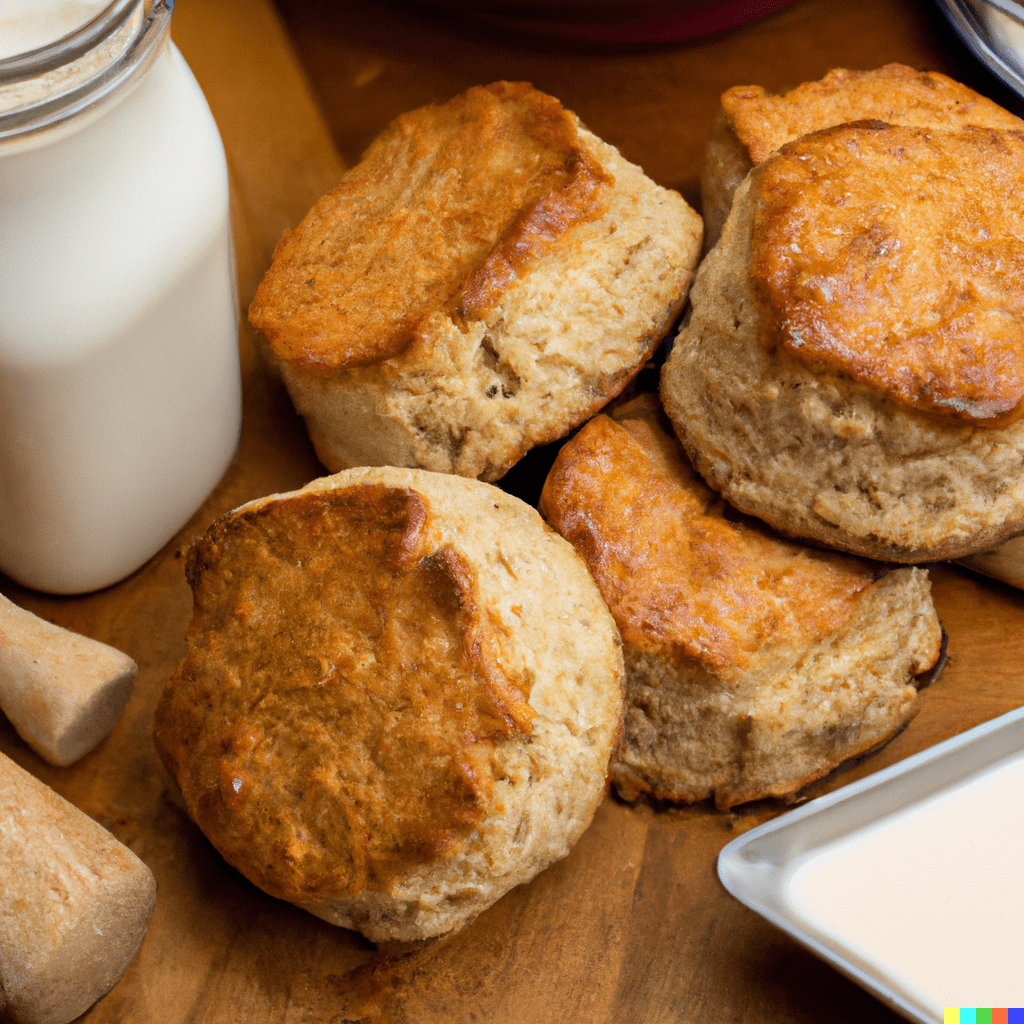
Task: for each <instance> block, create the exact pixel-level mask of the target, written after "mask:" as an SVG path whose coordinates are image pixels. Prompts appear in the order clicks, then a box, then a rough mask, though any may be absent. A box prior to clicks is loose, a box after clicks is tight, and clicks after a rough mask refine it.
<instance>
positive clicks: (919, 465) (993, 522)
mask: <svg viewBox="0 0 1024 1024" xmlns="http://www.w3.org/2000/svg"><path fill="white" fill-rule="evenodd" d="M878 130H881V131H884V132H889V133H900V132H907V131H912V130H910V129H900V128H889V127H885V128H884V129H877V128H872V127H867V128H864V127H861V128H858V127H857V126H852V125H850V126H844V127H842V128H837V129H832V130H829V131H828V132H823V133H818V135H815V136H808V137H805V138H804V139H802V140H800V142H798V143H792V144H790V145H791V146H795V147H797V150H793V152H794V153H796V152H797V151H798V150H799V151H800V152H802V151H803V149H802V148H801V147H804V148H806V147H807V146H813V145H814V141H813V140H815V139H818V138H822V139H824V140H825V141H826V142H829V143H831V142H834V141H835V138H836V134H835V133H840V134H842V135H844V137H845V136H850V137H851V138H852V137H853V136H856V135H857V134H858V133H864V132H867V133H871V132H874V131H878ZM964 131H965V132H967V133H968V134H970V132H971V130H970V129H965V130H964ZM933 134H934V136H935V137H936V138H938V137H939V135H940V134H942V133H940V132H938V131H936V132H934V133H933ZM954 134H957V133H949V135H950V136H951V137H953V136H954ZM1009 134H1012V135H1013V136H1014V137H1016V133H1009ZM996 135H998V133H996ZM788 149H789V147H788V146H787V147H784V149H783V151H782V154H780V155H779V157H772V158H770V159H769V160H768V161H766V162H765V163H764V164H761V165H760V166H759V167H758V168H756V169H755V171H754V172H752V173H751V174H750V175H749V176H748V178H747V179H746V181H745V182H744V184H743V186H742V187H741V189H740V192H739V193H737V199H736V203H735V205H734V208H733V213H732V214H731V215H730V218H729V221H728V222H727V224H726V228H725V231H724V233H723V235H722V239H721V242H720V243H719V245H718V246H717V248H716V249H715V250H714V252H712V253H711V254H710V255H709V256H708V258H707V259H706V260H705V262H704V264H703V265H702V267H701V271H700V273H699V275H698V278H697V281H696V282H695V285H694V289H693V294H692V301H693V313H692V316H691V318H690V321H689V323H688V325H687V326H686V328H685V329H684V330H683V331H682V332H681V333H680V336H679V338H678V339H677V341H676V344H675V347H674V348H673V351H672V353H671V355H670V357H669V359H668V361H667V362H666V365H665V368H664V370H663V373H662V385H661V393H662V398H663V400H664V403H665V408H666V410H667V411H668V413H669V416H670V417H671V419H672V422H673V425H674V427H675V429H676V432H677V433H678V435H679V437H680V439H681V440H682V442H683V444H684V445H685V447H686V449H687V451H688V453H689V455H690V457H691V458H692V459H693V462H694V465H695V466H696V467H697V468H698V470H699V471H700V473H701V474H702V475H703V476H704V478H705V479H706V480H707V481H708V482H709V483H710V484H711V486H712V487H714V488H715V489H717V490H719V491H721V493H722V494H723V495H724V496H725V497H726V498H727V499H728V500H729V501H730V502H732V503H733V504H734V505H736V506H737V507H739V508H741V509H743V510H744V511H746V512H749V513H752V514H754V515H757V516H759V517H760V518H762V519H764V520H765V521H766V522H768V523H770V524H771V525H772V526H774V527H775V528H776V529H778V530H781V531H783V532H785V533H788V534H791V535H795V536H800V537H804V538H807V539H809V540H812V541H815V542H818V543H821V544H824V545H827V546H829V547H835V548H839V549H841V550H845V551H850V552H853V553H856V554H861V555H865V556H868V557H871V558H877V559H881V560H891V561H897V562H907V563H913V562H921V561H932V560H937V559H942V558H959V557H964V556H966V555H969V554H972V553H974V552H978V551H983V550H986V549H988V548H991V547H993V546H995V545H996V544H999V543H1001V542H1002V541H1004V540H1006V539H1008V538H1010V537H1013V536H1015V535H1017V534H1019V533H1021V532H1022V531H1024V424H1022V421H1021V420H1017V421H1016V422H1013V423H1010V424H1008V425H1006V426H979V425H977V424H976V423H972V422H970V421H969V420H962V421H958V420H956V419H953V418H950V417H949V416H938V415H932V414H931V413H928V412H921V411H919V410H917V409H915V408H908V407H905V406H904V405H902V404H900V403H898V402H897V401H894V400H891V399H890V398H888V397H886V395H885V393H884V392H883V391H880V390H879V388H877V387H874V386H872V385H871V384H870V383H861V382H859V381H857V380H854V379H852V378H851V375H850V373H847V372H843V369H841V368H837V366H835V365H829V364H826V363H823V362H813V363H808V362H803V361H801V360H800V359H799V358H798V357H797V356H795V355H794V353H793V352H792V351H791V349H790V348H787V347H786V346H782V345H776V344H773V341H774V339H773V336H772V333H771V325H770V324H768V323H767V322H766V319H767V317H766V313H765V297H764V296H763V295H761V294H758V292H757V291H756V289H755V282H754V280H753V278H752V274H751V267H752V264H753V261H754V258H755V254H754V252H753V251H752V248H751V237H752V232H753V230H754V221H755V217H756V215H757V212H758V210H759V208H760V207H759V204H760V198H759V191H758V190H759V187H760V181H761V177H762V175H763V174H765V173H770V171H771V164H772V161H774V160H776V159H784V158H785V157H784V156H783V154H785V153H786V151H787V150H788ZM766 169H767V172H766ZM964 173H965V174H967V173H969V171H968V170H967V169H965V171H964ZM848 183H849V184H850V187H855V185H854V183H852V182H851V181H850V179H848ZM877 186H878V182H877V181H876V182H874V183H873V184H872V183H869V187H872V188H875V187H877ZM926 187H934V185H928V186H926ZM942 187H943V189H947V188H948V189H951V190H955V189H956V188H957V182H956V181H955V180H952V181H950V180H947V181H946V182H944V183H943V185H942ZM1014 201H1015V200H1014ZM808 215H810V213H809V212H808ZM969 223H970V222H969V221H968V222H967V225H968V226H969ZM851 237H853V238H854V240H856V238H857V237H858V236H857V235H856V232H854V233H853V234H852V235H851ZM847 240H848V239H847ZM1011 243H1012V244H1013V245H1015V246H1016V248H1017V249H1018V250H1019V249H1020V243H1019V241H1016V242H1014V241H1013V239H1008V240H1007V244H1011ZM794 244H795V243H794ZM935 244H936V240H935V239H927V238H925V239H916V238H914V237H912V236H906V237H901V238H900V239H899V240H898V242H897V248H898V249H901V251H902V252H903V253H905V254H908V256H907V258H908V259H909V256H910V255H912V254H913V253H914V252H915V251H917V250H918V249H921V251H922V252H923V251H925V249H927V248H928V246H930V245H935ZM922 246H923V247H924V248H923V249H922V248H921V247H922ZM891 251H892V252H894V253H896V249H892V250H891ZM898 255H899V254H898V253H897V257H898ZM922 260H926V257H924V256H922ZM992 274H995V277H994V278H993V284H995V285H996V286H998V284H999V281H998V278H999V273H998V270H997V269H994V268H993V267H992V266H990V265H989V264H988V261H987V256H986V251H985V249H984V241H983V240H982V241H981V242H980V247H979V252H978V259H977V261H976V264H975V266H974V267H973V270H972V272H971V275H969V277H968V280H969V283H968V284H967V285H965V288H967V290H968V291H969V292H971V293H976V294H978V295H979V296H982V297H984V296H985V295H986V294H987V292H986V288H987V285H986V283H985V282H986V281H987V280H988V278H989V276H990V275H992ZM901 300H902V296H901V295H900V294H899V293H898V292H897V293H895V294H893V295H892V296H890V298H889V301H891V302H892V304H893V306H894V307H896V308H902V307H901V305H900V304H901ZM979 308H980V307H979ZM968 312H969V311H968ZM840 313H841V315H847V314H849V313H850V309H849V308H846V309H843V310H840ZM826 326H827V325H826ZM927 326H928V325H925V324H915V323H913V322H910V323H908V324H906V325H903V329H904V332H905V333H911V334H912V333H913V332H914V331H915V330H917V329H919V328H923V327H927ZM1015 329H1016V330H1017V331H1018V332H1019V330H1020V324H1019V322H1017V323H1016V327H1015ZM836 337H837V338H838V340H839V341H840V342H843V341H845V340H846V338H845V336H843V335H842V334H837V335H836ZM986 343H987V339H985V338H981V339H979V340H978V343H977V345H976V346H975V351H976V353H977V352H981V351H982V350H983V348H984V345H985V344H986ZM854 348H855V346H854ZM855 356H856V350H855V351H854V357H855ZM890 358H891V353H890ZM950 365H953V364H950ZM891 372H892V373H893V375H894V377H893V379H894V380H897V379H898V375H899V373H900V372H902V371H901V370H900V368H899V367H898V366H893V367H892V369H891ZM953 386H954V389H955V388H956V380H955V375H954V379H953ZM955 395H956V392H955V390H954V397H955ZM976 398H977V396H975V397H974V398H972V402H974V401H975V399H976ZM978 408H980V406H978Z"/></svg>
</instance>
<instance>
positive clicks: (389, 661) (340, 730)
mask: <svg viewBox="0 0 1024 1024" xmlns="http://www.w3.org/2000/svg"><path fill="white" fill-rule="evenodd" d="M430 517H431V512H430V508H429V505H428V504H427V503H426V502H425V500H424V499H423V498H421V497H420V496H419V495H417V494H416V493H415V492H413V491H411V490H408V489H405V488H396V487H386V486H384V485H382V484H363V485H354V486H349V487H347V488H344V489H340V490H336V491H313V492H298V493H296V494H293V495H288V496H284V497H282V498H279V499H276V500H268V501H265V502H262V503H259V504H257V505H255V506H248V507H243V508H242V509H240V510H237V511H236V512H234V513H231V514H229V515H228V516H226V517H224V518H223V519H221V520H219V521H218V522H217V523H215V524H214V525H213V526H212V527H211V528H210V530H209V531H208V532H207V534H206V535H205V536H204V537H203V538H201V539H200V540H199V541H198V542H197V543H196V544H195V546H194V547H193V549H192V551H191V553H190V555H189V559H188V567H187V574H188V579H189V583H190V585H191V586H192V589H193V593H194V598H195V611H194V614H193V619H192V622H191V625H190V627H189V633H188V654H187V656H186V657H185V659H184V660H183V661H182V662H181V664H180V665H179V667H178V669H177V670H176V672H175V673H174V675H173V676H172V678H171V679H170V680H169V681H168V683H167V686H166V688H165V690H164V693H163V695H162V697H161V699H160V703H159V705H158V708H157V711H156V716H155V727H154V738H155V741H156V746H157V749H158V751H159V753H160V755H161V757H162V758H163V760H164V762H165V764H166V765H167V767H168V769H169V771H170V772H171V773H172V775H173V776H174V777H175V778H176V779H177V781H178V783H179V785H180V786H181V790H182V794H183V796H184V798H185V802H186V805H187V806H188V809H189V812H190V813H191V814H192V816H193V817H194V819H195V820H196V822H197V823H198V824H199V826H200V827H201V828H202V829H203V831H204V833H205V834H206V835H207V837H208V838H209V839H210V841H211V842H212V843H213V844H214V846H216V847H217V849H218V850H219V851H220V852H221V854H222V855H223V856H224V857H225V859H226V860H228V861H229V863H231V864H233V865H234V866H235V867H237V868H238V869H239V870H240V871H242V873H243V874H245V875H246V876H247V877H248V878H249V879H250V880H251V881H253V882H254V883H255V884H257V885H259V886H260V888H262V889H264V890H265V891H266V892H268V893H270V894H271V895H274V896H278V897H280V898H283V899H287V900H290V901H292V902H297V903H312V902H317V901H323V900H329V899H334V898H338V897H352V896H355V895H357V894H358V893H360V892H361V891H362V890H363V889H365V888H366V887H367V886H369V885H373V886H376V887H380V886H386V885H387V882H388V879H389V878H391V877H393V876H394V875H395V874H396V873H398V872H401V871H402V870H403V869H404V868H407V867H408V865H410V864H423V863H430V862H433V861H435V860H437V859H439V858H442V857H444V856H447V855H450V854H451V852H452V851H453V850H457V849H458V848H459V846H460V844H461V843H462V842H463V841H464V840H465V839H466V837H468V836H470V835H471V834H472V833H473V832H474V830H475V829H476V828H477V827H478V826H479V824H480V822H481V821H482V820H483V818H484V817H485V816H486V815H487V813H488V801H489V799H490V798H491V795H492V791H493V785H494V772H495V771H496V770H498V769H497V768H496V761H495V756H494V752H495V747H496V745H497V744H499V743H501V742H503V741H504V740H507V739H509V738H511V737H526V736H528V735H529V734H530V732H531V720H532V718H533V715H534V713H533V711H532V709H531V708H530V707H529V705H528V703H527V700H528V697H529V691H530V682H529V680H527V679H516V680H511V681H510V680H508V679H506V677H505V673H504V672H503V671H502V670H501V668H500V663H499V658H500V647H501V643H502V638H501V636H498V635H495V629H496V628H497V627H496V625H495V624H494V623H493V622H492V621H490V619H488V618H485V617H484V616H483V615H482V613H481V611H480V609H479V608H478V607H477V604H476V601H475V597H474V595H475V578H474V575H473V570H472V569H471V568H470V566H469V565H468V564H467V563H466V562H465V560H464V559H463V558H462V557H461V556H460V555H458V554H457V553H456V552H454V551H452V550H450V549H447V548H442V549H439V550H435V549H434V547H433V546H432V543H431V542H430V540H429V536H430V530H429V525H430Z"/></svg>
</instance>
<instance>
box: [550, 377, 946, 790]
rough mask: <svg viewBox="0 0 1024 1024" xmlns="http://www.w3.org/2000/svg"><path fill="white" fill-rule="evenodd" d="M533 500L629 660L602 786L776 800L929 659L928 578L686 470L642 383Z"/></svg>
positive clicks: (850, 738) (904, 709) (832, 760)
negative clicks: (603, 605)
mask: <svg viewBox="0 0 1024 1024" xmlns="http://www.w3.org/2000/svg"><path fill="white" fill-rule="evenodd" d="M541 509H542V511H543V513H544V515H545V516H546V517H547V518H548V520H549V521H550V522H551V523H552V525H554V526H555V528H556V529H558V530H559V532H561V533H562V534H563V536H565V537H566V538H567V539H568V540H569V541H571V542H572V544H573V545H574V546H575V548H576V550H577V551H578V552H579V553H580V555H581V556H582V557H583V558H584V560H585V561H586V563H587V565H588V566H589V568H590V571H591V573H592V574H593V575H594V578H595V579H596V580H597V583H598V586H599V587H600V588H601V593H602V594H603V595H604V598H605V600H606V601H607V602H608V605H609V607H610V608H611V611H612V614H613V615H614V616H615V621H616V623H617V625H618V627H619V630H620V632H621V635H622V640H623V650H624V652H625V657H626V716H625V728H624V735H623V739H622V743H621V747H620V748H619V750H618V751H617V753H616V755H615V756H614V758H613V761H612V772H613V779H614V782H615V786H616V788H617V789H618V791H619V792H620V794H621V795H623V796H624V797H625V798H627V799H634V798H636V797H637V796H638V795H639V794H641V793H650V794H652V795H653V796H655V797H658V798H662V799H669V800H677V801H686V802H689V801H695V800H702V799H704V798H706V797H711V796H713V797H714V799H715V802H716V804H717V806H718V807H720V808H728V807H731V806H733V805H734V804H739V803H743V802H745V801H748V800H754V799H759V798H762V797H769V796H785V795H787V794H791V793H794V792H796V791H797V790H799V789H800V788H802V787H803V786H805V785H806V784H807V783H809V782H811V781H812V780H814V779H816V778H818V777H820V776H822V775H824V774H825V773H827V772H829V771H831V770H832V769H833V768H835V767H836V766H837V765H839V764H840V763H841V762H843V761H844V760H846V759H848V758H850V757H853V756H855V755H858V754H861V753H864V752H865V751H867V750H870V749H871V748H873V747H875V746H877V745H878V744H879V743H881V742H882V741H884V740H885V739H887V738H888V737H889V736H891V735H892V734H893V733H894V732H895V731H896V730H898V729H899V728H900V727H901V726H902V725H903V724H904V723H905V722H906V721H907V720H908V719H909V718H910V716H911V715H912V714H913V712H914V706H915V700H916V690H915V687H914V680H913V676H914V675H915V674H917V673H920V672H923V671H925V670H927V669H929V668H931V667H932V666H933V665H934V664H935V662H936V660H937V659H938V657H939V654H940V648H941V642H942V637H941V629H940V627H939V623H938V619H937V618H936V614H935V610H934V607H933V606H932V602H931V596H930V586H929V582H928V574H927V572H925V571H924V570H921V569H916V568H914V569H897V570H895V571H892V572H887V571H886V569H885V568H884V567H881V566H878V565H875V564H873V563H868V562H863V561H861V560H859V559H853V558H850V557H848V556H845V555H840V554H837V553H834V552H822V551H817V550H813V549H809V548H806V547H804V546H802V545H798V544H796V543H794V542H791V541H787V540H784V539H781V538H779V537H777V536H776V535H774V534H773V533H772V532H771V531H769V530H768V529H767V528H766V527H765V526H764V525H763V524H762V523H759V522H758V521H756V520H754V519H750V518H748V517H745V516H742V515H740V514H739V513H736V512H734V510H732V509H730V508H729V507H728V506H727V505H726V504H725V503H724V502H723V501H722V500H721V499H720V498H719V497H718V496H717V495H715V494H714V493H713V492H712V491H711V490H710V489H709V488H708V487H707V486H706V485H705V484H704V482H703V481H702V480H701V479H700V477H699V476H697V474H696V473H695V472H694V471H693V469H692V468H691V467H690V465H689V463H688V462H687V461H686V458H685V455H684V453H683V451H682V449H681V448H680V446H679V444H678V442H677V441H676V440H675V438H674V437H672V435H671V428H670V427H669V426H668V424H667V422H663V420H662V418H661V416H660V407H659V405H658V403H657V400H656V398H654V396H647V395H645V396H641V397H640V398H638V399H636V400H634V401H633V402H629V403H626V404H625V405H623V406H622V407H621V408H619V409H617V410H615V411H614V412H613V413H612V416H606V415H603V414H602V415H599V416H596V417H595V418H594V419H593V420H591V421H590V422H589V423H588V424H587V425H586V426H585V427H584V428H583V429H582V430H581V431H580V432H579V433H578V434H576V436H575V437H573V439H572V440H571V441H569V442H568V443H566V444H565V445H564V446H563V448H562V449H561V451H560V453H559V455H558V457H557V459H556V461H555V464H554V466H553V467H552V470H551V473H550V475H549V476H548V479H547V481H546V483H545V486H544V492H543V496H542V499H541Z"/></svg>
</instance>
